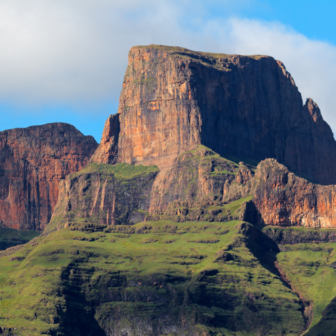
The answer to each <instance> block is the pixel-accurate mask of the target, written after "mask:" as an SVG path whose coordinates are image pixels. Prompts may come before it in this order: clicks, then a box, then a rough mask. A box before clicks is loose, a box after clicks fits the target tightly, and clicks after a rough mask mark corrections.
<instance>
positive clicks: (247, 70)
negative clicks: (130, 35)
mask: <svg viewBox="0 0 336 336" xmlns="http://www.w3.org/2000/svg"><path fill="white" fill-rule="evenodd" d="M200 144H201V145H204V146H206V147H208V148H210V149H212V150H213V151H215V152H216V153H218V154H220V155H221V156H223V157H225V158H232V159H234V160H235V161H236V162H239V161H244V162H249V161H250V162H251V160H252V162H254V163H255V164H256V163H258V162H260V161H261V160H264V159H266V158H275V159H276V160H277V161H278V162H279V163H282V164H284V165H285V166H287V167H288V169H289V170H290V171H292V172H294V173H296V174H298V175H300V176H302V177H305V178H307V179H309V180H311V181H312V182H315V183H319V184H335V183H336V176H335V174H334V171H335V169H336V142H335V140H334V138H333V134H332V131H331V129H330V127H329V126H328V124H327V123H326V122H325V121H324V120H323V118H322V115H321V112H320V110H319V108H318V106H317V105H316V103H314V102H313V100H311V99H308V100H307V102H306V103H305V104H303V102H302V97H301V94H300V92H299V91H298V88H297V87H296V85H295V83H294V80H293V78H292V77H291V75H290V74H289V73H288V72H287V70H286V68H285V66H284V65H283V64H282V63H281V62H279V61H276V60H275V59H274V58H272V57H268V56H260V55H256V56H240V55H226V54H211V53H202V52H194V51H191V50H188V49H184V48H179V47H167V46H156V45H150V46H139V47H133V48H131V50H130V52H129V55H128V66H127V69H126V73H125V77H124V82H123V87H122V91H121V95H120V100H119V109H118V114H117V115H116V116H111V117H110V118H109V119H108V121H107V122H106V124H105V130H104V133H103V137H102V141H101V145H100V146H99V147H98V149H97V151H96V153H95V156H94V161H95V162H101V163H112V162H126V163H130V164H135V163H142V164H148V165H150V164H154V165H157V166H158V167H159V168H160V169H161V170H162V169H164V168H165V167H167V166H168V167H169V166H170V165H171V164H172V162H173V160H174V159H175V158H176V157H177V156H178V155H179V154H181V153H183V152H184V151H186V150H191V149H194V148H195V147H196V146H197V145H200ZM321 162H323V164H321Z"/></svg>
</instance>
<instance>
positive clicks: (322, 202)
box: [251, 159, 336, 228]
mask: <svg viewBox="0 0 336 336" xmlns="http://www.w3.org/2000/svg"><path fill="white" fill-rule="evenodd" d="M251 182H252V186H253V187H252V190H253V194H254V197H253V203H254V204H255V206H256V208H257V209H258V211H259V213H260V215H261V220H262V224H266V225H275V226H304V227H309V228H335V227H336V210H335V209H336V186H335V185H330V186H321V185H316V184H313V183H310V182H308V181H307V180H305V179H303V178H300V177H298V176H295V175H294V174H293V173H290V172H289V171H288V169H287V168H286V167H285V166H283V165H281V164H279V163H278V162H276V161H275V160H274V159H267V160H264V161H262V162H261V163H259V165H258V168H257V170H256V174H255V178H254V181H253V179H252V180H251Z"/></svg>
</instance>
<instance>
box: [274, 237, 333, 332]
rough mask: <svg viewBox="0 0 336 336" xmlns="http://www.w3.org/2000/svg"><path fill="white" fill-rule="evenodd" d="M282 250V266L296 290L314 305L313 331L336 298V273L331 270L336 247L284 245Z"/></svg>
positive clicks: (328, 245)
mask: <svg viewBox="0 0 336 336" xmlns="http://www.w3.org/2000/svg"><path fill="white" fill-rule="evenodd" d="M282 249H283V250H284V251H283V252H281V253H279V254H278V255H277V259H278V262H279V265H280V267H281V269H282V270H283V272H284V273H285V274H286V277H287V279H288V280H289V281H290V283H291V285H292V286H293V287H294V288H295V290H296V291H297V292H298V293H300V295H301V296H302V297H303V298H304V299H305V300H306V301H309V302H311V303H310V305H311V308H310V309H311V310H310V312H309V313H310V316H311V318H312V321H311V322H312V323H311V327H313V326H314V325H315V324H316V323H317V322H318V321H319V320H320V319H321V317H322V312H323V311H324V309H325V308H326V306H327V305H328V304H329V303H330V302H331V300H332V299H333V298H334V297H336V283H335V276H336V270H335V269H334V268H332V267H330V265H331V264H332V263H333V262H336V244H335V243H326V244H314V243H310V244H296V245H284V246H283V247H282Z"/></svg>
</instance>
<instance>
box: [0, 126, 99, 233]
mask: <svg viewBox="0 0 336 336" xmlns="http://www.w3.org/2000/svg"><path fill="white" fill-rule="evenodd" d="M96 148H97V143H96V141H95V140H94V138H93V137H91V136H84V135H83V134H82V133H81V132H79V131H78V130H77V129H76V128H75V127H73V126H71V125H68V124H63V123H53V124H46V125H42V126H33V127H28V128H18V129H12V130H7V131H3V132H0V220H1V223H2V224H4V225H6V226H7V227H11V228H15V229H20V230H30V229H34V230H42V229H44V227H45V226H46V224H47V223H48V222H49V220H50V218H51V215H52V211H53V209H54V207H55V205H56V202H57V197H58V184H59V182H60V180H61V179H64V178H65V177H66V176H67V175H68V174H69V173H71V172H76V171H78V170H80V169H82V168H83V167H84V166H85V165H86V164H87V163H88V160H89V158H90V156H91V155H92V153H93V152H94V150H95V149H96Z"/></svg>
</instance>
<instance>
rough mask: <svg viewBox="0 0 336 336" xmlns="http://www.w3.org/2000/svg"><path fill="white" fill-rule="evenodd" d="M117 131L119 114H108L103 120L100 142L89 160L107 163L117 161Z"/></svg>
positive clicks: (118, 129)
mask: <svg viewBox="0 0 336 336" xmlns="http://www.w3.org/2000/svg"><path fill="white" fill-rule="evenodd" d="M119 133H120V123H119V114H115V115H110V116H109V118H108V119H107V120H106V122H105V126H104V131H103V135H102V138H101V141H100V144H99V146H98V148H97V149H96V151H95V152H94V154H93V155H92V157H91V160H90V161H91V162H96V163H107V164H115V163H117V160H118V139H119Z"/></svg>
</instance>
